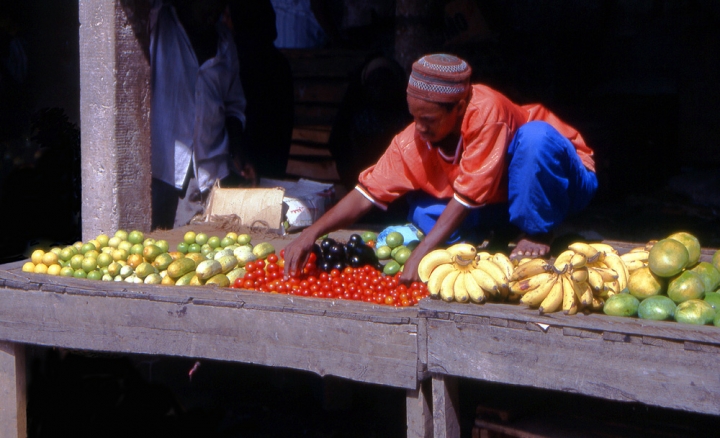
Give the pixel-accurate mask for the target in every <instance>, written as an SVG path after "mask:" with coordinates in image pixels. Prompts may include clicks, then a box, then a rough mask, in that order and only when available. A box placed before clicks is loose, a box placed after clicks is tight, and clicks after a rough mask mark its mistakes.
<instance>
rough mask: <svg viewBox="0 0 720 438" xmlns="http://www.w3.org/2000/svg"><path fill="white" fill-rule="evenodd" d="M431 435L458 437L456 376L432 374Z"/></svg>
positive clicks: (458, 413)
mask: <svg viewBox="0 0 720 438" xmlns="http://www.w3.org/2000/svg"><path fill="white" fill-rule="evenodd" d="M432 402H433V405H432V406H433V436H434V437H436V438H441V437H442V438H460V422H459V417H460V412H459V408H460V405H459V401H458V381H457V378H456V377H454V376H450V375H444V374H433V376H432Z"/></svg>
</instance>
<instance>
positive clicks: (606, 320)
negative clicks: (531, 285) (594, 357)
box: [420, 298, 720, 345]
mask: <svg viewBox="0 0 720 438" xmlns="http://www.w3.org/2000/svg"><path fill="white" fill-rule="evenodd" d="M420 314H421V316H423V317H429V318H442V319H448V318H452V319H458V318H469V317H472V316H474V317H482V318H496V319H498V320H507V321H508V324H512V323H511V322H509V321H515V323H517V322H521V323H528V324H534V325H537V324H547V325H552V326H558V327H574V328H578V329H584V330H591V331H593V330H594V331H599V332H605V331H608V332H616V333H625V334H628V335H637V336H650V337H657V338H665V339H675V340H678V341H693V342H701V343H708V344H717V345H720V329H718V328H717V327H714V326H695V325H687V324H679V323H677V322H674V321H649V320H643V319H639V318H622V317H614V316H609V315H605V314H603V313H591V314H588V315H585V314H577V315H563V314H562V312H559V313H551V314H546V315H539V314H538V311H537V310H536V309H529V308H527V307H525V306H524V305H519V304H518V305H515V304H498V303H486V304H484V305H474V304H458V303H446V302H442V301H439V300H432V299H429V298H426V299H424V300H422V301H421V302H420Z"/></svg>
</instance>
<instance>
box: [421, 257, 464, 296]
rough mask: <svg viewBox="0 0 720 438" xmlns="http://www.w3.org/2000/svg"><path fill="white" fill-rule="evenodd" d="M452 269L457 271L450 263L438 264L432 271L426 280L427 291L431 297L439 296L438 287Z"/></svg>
mask: <svg viewBox="0 0 720 438" xmlns="http://www.w3.org/2000/svg"><path fill="white" fill-rule="evenodd" d="M453 271H457V269H455V267H454V266H453V265H452V263H446V264H444V265H440V266H438V267H437V268H435V269H434V270H433V271H432V273H431V274H430V278H428V282H427V288H428V292H429V293H430V296H431V297H432V298H438V297H439V296H440V287H441V286H442V283H443V280H445V277H447V276H448V274H449V273H451V272H453Z"/></svg>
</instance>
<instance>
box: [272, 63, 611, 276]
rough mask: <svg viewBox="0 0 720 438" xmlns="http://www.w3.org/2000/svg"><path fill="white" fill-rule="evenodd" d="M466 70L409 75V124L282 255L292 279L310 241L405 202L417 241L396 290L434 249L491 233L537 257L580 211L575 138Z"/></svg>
mask: <svg viewBox="0 0 720 438" xmlns="http://www.w3.org/2000/svg"><path fill="white" fill-rule="evenodd" d="M471 73H472V71H471V68H470V66H469V65H468V64H467V63H466V62H465V61H464V60H462V59H460V58H458V57H456V56H453V55H448V54H432V55H426V56H423V57H422V58H420V59H419V60H417V61H416V62H415V63H414V64H413V66H412V73H411V75H410V79H409V81H408V86H407V101H408V108H409V110H410V114H412V116H413V120H414V122H413V123H411V124H410V125H409V126H408V127H407V128H406V129H405V130H404V131H402V132H401V133H399V134H398V135H397V136H396V137H395V138H394V139H393V141H392V143H391V144H390V146H389V147H388V148H387V150H386V151H385V153H384V155H383V156H382V157H381V158H380V159H379V161H378V162H377V163H376V164H375V165H374V166H371V167H369V168H368V169H366V170H365V171H363V172H362V173H361V174H360V177H359V180H358V184H357V186H356V187H355V190H352V191H351V192H350V193H348V195H347V196H345V197H344V198H343V199H342V200H341V201H340V202H339V203H338V204H337V205H335V206H334V207H333V208H332V209H330V210H329V211H328V212H327V213H325V215H323V216H322V217H321V218H320V219H319V220H318V221H317V222H315V223H314V224H313V225H311V226H310V227H308V228H306V229H305V230H304V231H303V232H302V233H301V234H300V235H299V236H298V237H297V238H296V239H295V240H294V241H293V242H291V243H290V245H288V246H287V247H286V248H285V274H286V275H290V276H292V275H295V274H296V273H297V272H298V269H299V267H300V266H302V265H303V264H304V263H305V261H306V259H307V257H308V254H309V252H310V251H311V248H312V246H313V244H314V243H315V241H316V240H317V238H318V237H319V236H322V235H324V234H326V233H328V232H330V231H334V230H337V229H340V228H344V227H347V226H349V225H351V224H352V223H354V222H355V221H356V220H357V219H359V218H360V217H362V216H363V215H365V214H366V213H368V212H369V211H370V210H371V209H372V208H373V207H374V206H376V207H378V208H380V209H386V208H387V207H388V205H389V204H390V203H392V202H393V201H395V200H396V199H398V198H399V197H401V196H403V195H407V196H408V203H409V206H410V211H409V215H408V219H409V220H410V221H411V222H412V223H413V224H414V225H415V226H416V227H418V228H419V229H420V230H421V231H422V232H423V233H425V238H424V239H423V240H422V241H421V242H420V244H419V245H418V246H417V247H416V248H415V250H413V252H412V254H411V256H410V258H409V259H408V260H407V262H406V263H405V269H404V270H403V272H402V274H401V276H400V280H401V281H402V282H406V283H407V282H410V281H417V280H419V278H418V274H417V266H418V264H419V263H420V260H421V259H422V257H424V256H425V254H427V253H428V252H429V251H431V250H432V249H434V248H436V247H438V246H440V245H445V244H452V243H455V242H460V241H467V242H470V243H476V244H477V243H480V242H481V240H480V239H481V238H482V237H484V236H486V235H488V234H489V233H490V232H492V231H493V230H495V229H503V228H504V229H507V228H511V229H515V230H516V231H517V236H516V241H517V244H516V246H515V247H514V249H513V250H512V252H511V254H510V256H511V257H539V256H545V255H546V254H547V253H548V252H549V249H550V239H551V237H552V230H553V229H554V228H555V227H557V226H558V225H559V224H560V223H561V222H562V221H563V220H564V219H565V218H566V217H567V216H568V215H570V214H572V213H575V212H578V211H580V210H581V209H583V208H585V207H586V206H587V205H588V204H589V202H590V200H591V199H592V197H593V196H594V194H595V192H596V190H597V184H598V183H597V177H596V175H595V172H594V169H595V164H594V160H593V151H592V149H590V148H589V147H588V146H587V145H586V144H585V141H584V140H583V138H582V136H581V135H580V134H579V133H578V132H577V131H576V130H575V129H574V128H572V127H571V126H569V125H567V124H566V123H564V122H563V121H561V120H560V119H559V118H558V117H556V116H555V115H554V114H553V113H551V112H550V111H549V110H548V109H547V108H545V107H544V106H542V105H539V104H533V105H522V106H521V105H517V104H515V103H513V102H511V101H510V100H509V99H508V98H507V97H505V96H504V95H502V94H501V93H499V92H497V91H495V90H493V89H491V88H490V87H487V86H485V85H481V84H474V85H473V84H471V82H470V77H471Z"/></svg>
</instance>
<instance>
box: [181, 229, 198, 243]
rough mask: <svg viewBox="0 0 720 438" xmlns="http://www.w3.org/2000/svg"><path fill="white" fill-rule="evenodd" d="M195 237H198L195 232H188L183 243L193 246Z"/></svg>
mask: <svg viewBox="0 0 720 438" xmlns="http://www.w3.org/2000/svg"><path fill="white" fill-rule="evenodd" d="M195 236H196V234H195V231H188V232H187V233H185V235H184V236H183V242H185V243H187V244H188V245H191V244H193V243H195Z"/></svg>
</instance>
